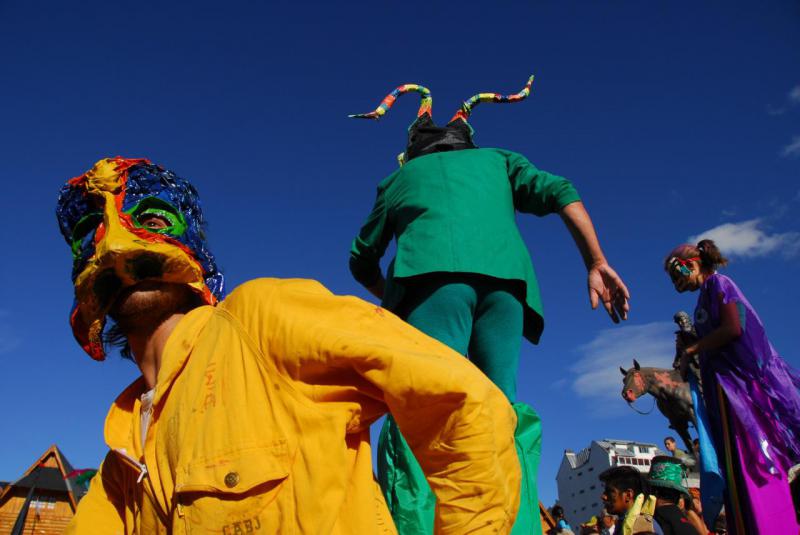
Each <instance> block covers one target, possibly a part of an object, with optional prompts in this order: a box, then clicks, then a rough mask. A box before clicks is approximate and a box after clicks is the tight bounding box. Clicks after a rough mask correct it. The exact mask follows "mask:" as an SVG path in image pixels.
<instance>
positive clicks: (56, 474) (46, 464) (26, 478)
mask: <svg viewBox="0 0 800 535" xmlns="http://www.w3.org/2000/svg"><path fill="white" fill-rule="evenodd" d="M72 471H73V468H72V465H71V464H69V461H67V459H66V458H65V457H64V454H63V453H61V450H59V449H58V446H56V445H55V444H53V445H52V446H50V447H49V448H47V451H45V452H44V453H43V454H42V455H41V456H40V457H39V458H38V459H37V460H36V462H34V463H33V464H32V465H31V466H30V468H28V469H27V470H26V471H25V473H24V474H22V477H20V478H19V479H17V480H16V481H12V482H10V483H9V484H8V485H6V486H5V488H3V489H2V491H0V505H2V504H3V502H4V501H5V500H6V499H7V497H9V496H10V494H11V491H12V490H13V489H15V488H25V489H30V488H31V487H32V486H35V487H36V488H39V489H46V490H53V491H63V492H65V493H67V496H68V498H69V502H70V505H71V506H72V511H73V512H74V511H75V508H76V507H78V499H79V496H76V495H75V491H74V487H73V484H72V482H71V481H70V480H69V479H67V474H69V473H70V472H72Z"/></svg>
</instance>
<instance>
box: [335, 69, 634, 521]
mask: <svg viewBox="0 0 800 535" xmlns="http://www.w3.org/2000/svg"><path fill="white" fill-rule="evenodd" d="M532 82H533V77H531V78H530V79H529V80H528V83H527V85H526V86H525V88H524V89H523V90H522V91H520V92H519V93H517V94H514V95H498V94H496V93H480V94H478V95H475V96H474V97H472V98H470V99H469V100H467V101H466V102H464V104H463V106H462V107H461V109H459V111H458V112H457V113H456V114H455V116H454V117H453V118H452V119H451V120H450V122H449V123H448V124H447V126H445V127H438V126H436V125H435V123H434V122H433V119H432V117H431V103H432V100H431V94H430V91H429V90H428V89H427V88H425V87H422V86H419V85H416V84H406V85H403V86H400V87H398V88H397V89H395V90H394V91H393V92H392V93H390V94H389V95H388V96H387V97H386V98H385V99H384V100H383V102H382V103H381V104H380V106H379V107H378V108H377V109H376V110H375V111H373V112H371V113H367V114H359V115H353V116H351V117H357V118H374V119H377V118H380V117H381V116H382V115H383V114H384V113H386V111H387V110H388V109H389V108H390V107H391V106H392V104H393V103H394V102H395V100H396V98H397V97H398V96H400V95H402V94H404V93H407V92H409V91H415V92H418V93H420V95H421V97H422V99H421V100H422V102H421V105H420V109H419V112H418V114H417V119H416V120H415V121H414V123H413V124H412V125H411V127H410V128H409V135H408V144H407V146H406V151H405V153H403V154H401V155H400V163H401V166H400V168H399V169H397V170H396V171H395V172H394V173H392V174H391V175H389V176H388V177H387V178H386V179H384V180H383V181H382V182H381V183H380V184H379V185H378V194H377V198H376V200H375V205H374V207H373V209H372V212H371V213H370V215H369V217H368V218H367V220H366V222H365V223H364V225H363V227H362V228H361V231H360V232H359V234H358V236H357V237H356V238H355V240H353V244H352V247H351V250H350V270H351V272H352V274H353V277H354V278H355V279H356V280H357V281H358V282H359V283H361V284H362V285H364V286H365V287H366V288H367V289H368V290H369V291H370V292H371V293H372V294H373V295H375V296H376V297H378V298H379V299H381V301H382V305H383V306H384V307H385V308H387V309H389V310H391V311H393V312H395V313H396V314H397V315H399V316H400V317H401V318H403V319H405V320H406V321H407V322H408V323H410V324H411V325H413V326H415V327H416V328H418V329H419V330H421V331H422V332H424V333H426V334H428V335H429V336H431V337H433V338H435V339H437V340H439V341H441V342H443V343H444V344H446V345H448V346H450V347H451V348H453V349H454V350H456V351H458V352H460V353H461V354H463V355H466V356H468V358H469V359H470V360H471V361H472V362H473V363H474V364H475V365H476V366H477V367H478V368H480V369H481V370H482V371H483V372H484V373H485V374H486V375H487V376H488V377H489V378H490V379H491V380H492V381H493V382H494V383H495V384H496V385H497V386H498V387H499V388H500V389H501V390H502V391H503V392H504V393H505V395H506V396H507V397H508V399H509V401H510V402H511V403H512V405H513V407H514V410H515V412H516V413H517V419H518V423H517V430H516V434H515V438H516V446H517V454H518V457H519V460H520V465H521V469H522V472H523V478H522V488H521V489H520V492H521V499H520V508H519V512H518V514H517V520H516V523H515V524H514V528H513V531H512V534H515V535H519V534H523V533H524V534H528V533H532V534H536V535H539V534H541V525H540V522H539V513H538V503H539V500H538V495H537V488H536V475H537V471H538V465H539V457H540V451H541V422H540V419H539V416H538V415H537V414H536V412H535V411H534V410H533V409H532V408H531V407H530V406H528V405H526V404H524V403H519V402H516V376H517V366H518V362H519V353H520V346H521V343H522V337H523V336H524V337H525V338H527V339H528V340H529V341H531V342H532V343H534V344H536V343H538V341H539V337H540V335H541V333H542V329H543V327H544V319H543V313H542V304H541V298H540V296H539V286H538V283H537V281H536V275H535V274H534V270H533V264H532V262H531V259H530V253H529V252H528V250H527V248H526V247H525V244H524V242H523V240H522V237H521V236H520V233H519V229H518V228H517V225H516V222H515V212H516V211H519V212H524V213H530V214H534V215H537V216H544V215H546V214H551V213H558V214H559V215H560V216H561V218H562V219H563V221H564V223H565V224H566V226H567V228H568V229H569V231H570V233H571V234H572V237H573V238H574V240H575V243H576V244H577V246H578V249H579V250H580V253H581V256H582V257H583V261H584V263H585V265H586V268H587V271H588V286H589V297H590V302H591V305H592V308H597V305H598V303H599V302H602V304H603V306H604V308H605V309H606V311H607V312H608V314H609V316H610V317H611V319H612V320H613V321H614V322H615V323H617V322H619V320H620V318H622V319H627V313H628V299H629V298H630V295H629V293H628V290H627V288H626V287H625V284H624V283H623V282H622V279H620V277H619V276H618V275H617V274H616V272H615V271H614V270H613V269H612V268H611V266H609V265H608V263H607V261H606V259H605V256H604V255H603V252H602V249H601V248H600V244H599V242H598V239H597V235H596V233H595V230H594V226H593V225H592V222H591V219H590V218H589V214H588V213H587V212H586V210H585V208H584V207H583V204H582V202H581V200H580V197H579V196H578V193H577V191H576V190H575V188H574V187H573V186H572V184H571V183H570V182H569V181H568V180H566V179H565V178H563V177H560V176H556V175H553V174H550V173H547V172H545V171H542V170H539V169H537V168H536V167H534V166H533V164H531V163H530V162H529V161H528V160H527V159H526V158H525V157H524V156H522V155H521V154H517V153H515V152H512V151H508V150H502V149H493V148H478V147H477V146H476V145H475V144H474V142H473V131H472V127H471V126H470V125H469V123H468V122H467V119H468V117H469V115H470V113H471V111H472V108H473V107H474V106H475V105H477V104H478V103H480V102H515V101H519V100H522V99H524V98H525V97H527V96H528V94H529V93H530V87H531V84H532ZM393 238H394V239H396V240H397V253H396V256H395V258H394V260H393V261H392V262H391V264H390V266H389V268H388V270H387V274H386V277H384V276H383V273H382V271H381V268H380V259H381V258H382V257H383V254H384V253H385V251H386V248H387V246H388V245H389V243H390V242H391V240H392V239H393ZM378 479H379V481H380V484H381V488H382V490H383V492H384V495H385V497H386V501H387V503H388V504H389V509H390V511H391V513H392V516H393V518H394V520H395V523H396V525H397V527H398V530H399V532H400V533H402V534H403V535H412V534H413V535H416V534H419V535H423V534H429V533H432V532H433V518H434V509H435V499H434V496H433V494H432V493H431V491H430V489H429V487H428V484H427V482H426V481H425V478H424V475H423V473H422V470H421V469H420V467H419V465H418V463H417V462H416V460H415V459H414V457H413V455H412V453H411V451H410V449H409V448H408V446H407V445H406V443H405V440H404V439H403V437H402V435H401V434H400V431H399V429H398V428H397V425H396V424H395V423H394V421H393V420H392V419H391V417H389V418H387V420H386V422H385V423H384V426H383V428H382V430H381V435H380V440H379V445H378Z"/></svg>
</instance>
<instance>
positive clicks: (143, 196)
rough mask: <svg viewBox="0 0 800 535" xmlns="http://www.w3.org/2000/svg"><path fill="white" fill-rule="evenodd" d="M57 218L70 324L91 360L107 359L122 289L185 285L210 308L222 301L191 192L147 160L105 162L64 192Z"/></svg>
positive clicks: (219, 278) (69, 184)
mask: <svg viewBox="0 0 800 535" xmlns="http://www.w3.org/2000/svg"><path fill="white" fill-rule="evenodd" d="M56 216H57V217H58V224H59V227H60V229H61V234H62V235H63V236H64V238H65V239H66V240H67V243H68V244H69V245H70V246H71V248H72V255H73V259H74V263H73V269H72V281H73V283H74V285H75V304H74V306H73V309H72V314H71V316H70V323H71V325H72V330H73V333H74V335H75V338H76V339H77V340H78V342H79V343H80V344H81V346H82V347H83V348H84V350H85V351H86V352H87V353H88V354H89V355H90V356H91V357H92V358H94V359H96V360H103V359H104V358H105V351H104V349H103V338H102V335H103V330H104V328H105V322H106V314H107V313H108V310H109V308H110V307H111V305H112V304H113V303H114V300H115V299H116V298H117V296H118V295H119V293H120V292H121V291H122V290H124V289H125V288H127V287H130V286H133V285H134V284H137V283H139V282H142V281H144V280H159V281H164V282H172V283H179V284H186V285H188V286H189V287H190V288H191V289H192V290H193V291H194V292H195V293H196V294H197V295H198V296H199V297H200V298H201V299H202V301H203V302H205V303H207V304H210V305H213V304H215V303H216V302H217V300H218V299H221V298H222V295H223V291H224V278H223V276H222V273H220V272H219V271H218V269H217V266H216V263H215V261H214V256H213V255H212V254H211V252H210V251H209V250H208V248H207V245H206V240H205V235H204V232H203V224H204V223H203V214H202V209H201V206H200V200H199V198H198V195H197V191H196V190H195V189H194V187H193V186H192V185H191V184H190V183H189V182H188V181H187V180H185V179H183V178H180V177H178V176H177V175H175V173H173V172H171V171H168V170H165V169H163V168H161V167H159V166H156V165H153V164H151V163H150V162H149V161H148V160H145V159H126V158H121V157H116V158H105V159H103V160H100V161H99V162H97V163H96V164H95V165H94V167H92V169H90V170H89V171H87V172H86V173H84V174H83V175H80V176H78V177H75V178H73V179H71V180H69V181H68V182H67V184H65V185H64V187H63V188H62V189H61V192H60V194H59V197H58V205H57V208H56ZM154 221H155V222H156V224H152V223H153V222H154Z"/></svg>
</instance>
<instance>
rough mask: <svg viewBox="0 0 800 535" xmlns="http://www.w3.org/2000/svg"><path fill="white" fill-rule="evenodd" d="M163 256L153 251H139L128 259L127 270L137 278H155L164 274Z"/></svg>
mask: <svg viewBox="0 0 800 535" xmlns="http://www.w3.org/2000/svg"><path fill="white" fill-rule="evenodd" d="M164 262H165V261H164V257H163V256H161V255H158V254H155V253H141V254H139V255H137V256H135V257H133V258H132V259H131V260H130V261H129V265H128V270H129V272H130V274H131V276H132V277H133V278H134V279H135V280H137V281H140V280H144V279H156V278H160V277H161V276H162V275H163V274H164Z"/></svg>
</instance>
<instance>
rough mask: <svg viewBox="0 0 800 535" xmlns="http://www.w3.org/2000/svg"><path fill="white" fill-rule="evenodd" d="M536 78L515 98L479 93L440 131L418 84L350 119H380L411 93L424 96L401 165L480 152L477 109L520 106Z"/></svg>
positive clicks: (428, 97)
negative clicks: (474, 119)
mask: <svg viewBox="0 0 800 535" xmlns="http://www.w3.org/2000/svg"><path fill="white" fill-rule="evenodd" d="M532 84H533V76H531V77H530V78H528V83H526V84H525V87H523V88H522V91H520V92H519V93H515V94H513V95H501V94H499V93H478V94H477V95H473V96H472V97H470V98H468V99H467V100H466V101H465V102H464V103H463V104H462V105H461V107H460V108H459V110H458V111H457V112H456V113H455V115H453V117H452V118H451V119H450V121H449V122H448V123H447V126H445V127H438V126H436V124H435V123H434V122H433V118H432V117H431V107H432V104H433V99H432V97H431V92H430V90H429V89H428V88H426V87H423V86H421V85H417V84H404V85H401V86H399V87H398V88H396V89H395V90H394V91H392V92H391V93H389V94H388V95H386V98H384V99H383V101H381V103H380V105H379V106H378V107H377V108H376V109H375V110H374V111H371V112H369V113H359V114H354V115H350V117H353V118H356V119H380V118H381V117H383V115H385V114H386V112H387V111H388V110H389V108H391V107H392V105H394V103H395V101H396V100H397V98H398V97H399V96H400V95H403V94H405V93H409V92H417V93H419V94H420V106H419V110H418V111H417V119H416V120H415V121H414V122H413V123H412V124H411V126H410V127H409V129H408V144H407V146H406V151H405V153H404V154H401V155H400V161H401V164H402V163H403V162H407V161H409V160H411V159H413V158H416V157H418V156H423V155H425V154H431V153H434V152H443V151H451V150H461V149H470V148H476V146H475V144H474V143H473V141H472V133H473V131H472V127H471V126H470V125H469V123H468V122H467V120H468V119H469V116H470V114H471V113H472V110H473V108H474V107H475V106H477V105H478V104H480V103H481V102H497V103H508V102H518V101H520V100H523V99H524V98H526V97H527V96H528V95H529V94H530V92H531V85H532Z"/></svg>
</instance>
